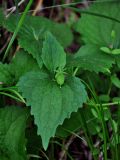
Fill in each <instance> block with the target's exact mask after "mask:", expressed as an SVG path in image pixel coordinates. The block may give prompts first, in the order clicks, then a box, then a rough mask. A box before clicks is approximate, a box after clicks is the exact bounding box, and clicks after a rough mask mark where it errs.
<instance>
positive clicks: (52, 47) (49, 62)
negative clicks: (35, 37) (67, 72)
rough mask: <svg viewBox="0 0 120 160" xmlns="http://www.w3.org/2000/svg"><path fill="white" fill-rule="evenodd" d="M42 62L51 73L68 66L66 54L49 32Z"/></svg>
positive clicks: (44, 45)
mask: <svg viewBox="0 0 120 160" xmlns="http://www.w3.org/2000/svg"><path fill="white" fill-rule="evenodd" d="M42 60H43V63H44V65H45V66H46V68H47V69H48V70H50V71H55V70H56V69H57V68H64V67H65V64H66V53H65V52H64V49H63V48H62V46H61V45H60V44H59V43H58V41H57V40H56V38H55V37H54V36H53V35H52V34H51V33H50V32H47V33H46V36H45V41H44V43H43V49H42Z"/></svg>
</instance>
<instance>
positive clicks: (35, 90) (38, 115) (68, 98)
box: [18, 72, 87, 149]
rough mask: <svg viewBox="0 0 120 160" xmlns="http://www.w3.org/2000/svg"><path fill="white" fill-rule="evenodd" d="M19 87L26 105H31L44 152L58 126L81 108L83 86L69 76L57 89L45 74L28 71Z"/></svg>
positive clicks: (54, 83)
mask: <svg viewBox="0 0 120 160" xmlns="http://www.w3.org/2000/svg"><path fill="white" fill-rule="evenodd" d="M18 88H19V91H20V92H22V95H23V97H24V98H26V100H27V105H29V106H31V114H32V115H34V118H35V123H36V125H37V127H38V134H40V135H41V138H42V143H43V147H44V148H45V149H47V147H48V143H49V139H50V138H51V137H53V136H54V135H55V131H56V128H57V126H58V125H59V124H62V123H63V121H64V119H65V118H68V117H70V115H71V113H72V112H76V111H77V110H78V108H79V107H82V105H83V103H84V102H85V101H86V99H87V94H86V91H85V88H84V85H83V84H82V83H81V81H80V79H78V78H75V77H69V79H67V80H66V81H65V83H64V85H63V86H62V87H61V88H60V87H59V85H57V83H56V82H55V81H53V80H52V79H51V78H50V77H49V76H48V75H47V74H45V73H41V72H38V73H37V72H31V73H27V74H26V75H25V76H23V77H22V78H21V79H20V81H19V83H18Z"/></svg>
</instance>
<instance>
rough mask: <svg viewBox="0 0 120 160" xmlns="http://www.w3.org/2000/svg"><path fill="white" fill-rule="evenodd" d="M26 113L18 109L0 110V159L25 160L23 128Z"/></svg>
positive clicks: (12, 107)
mask: <svg viewBox="0 0 120 160" xmlns="http://www.w3.org/2000/svg"><path fill="white" fill-rule="evenodd" d="M27 117H28V112H27V111H26V110H24V109H21V108H19V107H14V106H9V107H5V108H2V109H0V158H1V157H2V159H1V160H13V159H17V160H25V159H26V158H27V157H26V149H25V143H26V141H25V127H26V119H27Z"/></svg>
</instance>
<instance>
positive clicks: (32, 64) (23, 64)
mask: <svg viewBox="0 0 120 160" xmlns="http://www.w3.org/2000/svg"><path fill="white" fill-rule="evenodd" d="M9 68H10V71H11V74H12V75H13V77H14V81H15V82H17V81H18V80H19V78H20V77H21V76H23V75H24V74H25V73H26V72H29V71H32V70H38V69H39V66H38V64H37V62H36V60H35V59H34V58H33V57H32V56H31V55H29V54H28V53H27V52H25V51H24V50H20V51H18V52H17V53H16V54H15V57H14V58H13V59H12V62H11V63H10V64H9Z"/></svg>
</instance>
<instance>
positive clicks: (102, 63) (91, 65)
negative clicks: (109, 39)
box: [68, 45, 115, 73]
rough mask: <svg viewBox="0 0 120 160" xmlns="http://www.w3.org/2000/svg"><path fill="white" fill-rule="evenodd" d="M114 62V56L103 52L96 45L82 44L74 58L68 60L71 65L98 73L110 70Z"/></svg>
mask: <svg viewBox="0 0 120 160" xmlns="http://www.w3.org/2000/svg"><path fill="white" fill-rule="evenodd" d="M114 63H115V62H114V57H112V56H110V55H108V54H106V53H103V52H102V51H100V49H99V48H98V47H97V46H95V45H85V46H82V47H81V48H80V49H79V51H78V52H77V53H76V54H75V55H74V56H73V58H71V60H69V61H68V65H69V66H74V67H79V68H82V69H83V70H89V71H94V72H97V73H98V72H108V71H109V69H110V68H111V67H112V64H114Z"/></svg>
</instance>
